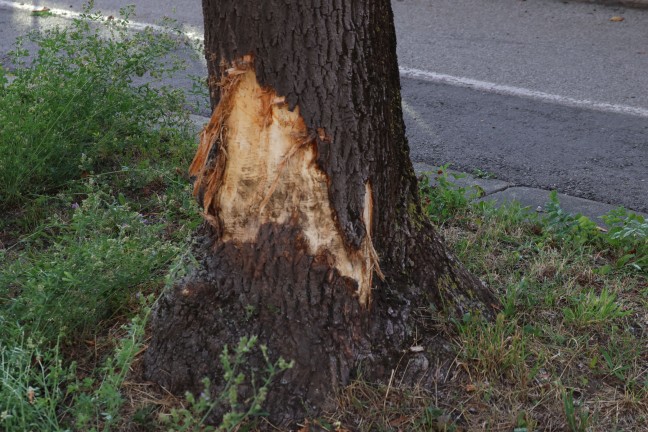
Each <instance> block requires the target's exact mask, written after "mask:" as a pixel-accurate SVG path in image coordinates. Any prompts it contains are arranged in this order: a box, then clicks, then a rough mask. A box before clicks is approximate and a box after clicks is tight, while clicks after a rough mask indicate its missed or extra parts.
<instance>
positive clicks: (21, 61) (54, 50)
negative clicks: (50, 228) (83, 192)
mask: <svg viewBox="0 0 648 432" xmlns="http://www.w3.org/2000/svg"><path fill="white" fill-rule="evenodd" d="M91 8H92V3H90V4H89V5H88V6H87V7H86V8H85V12H84V14H83V15H82V16H81V17H80V18H78V19H75V20H74V21H73V23H72V25H71V26H70V27H65V28H61V27H56V28H53V29H49V30H41V31H34V32H32V33H30V34H29V35H28V36H27V37H26V38H21V39H19V40H18V41H17V43H16V48H15V49H14V51H12V52H11V53H10V56H9V59H10V68H11V73H12V79H11V81H10V80H8V78H7V76H6V72H4V69H1V68H0V205H2V206H11V205H16V204H20V203H24V202H26V201H27V200H28V198H30V197H33V196H34V195H36V194H40V193H44V192H51V191H55V190H57V189H59V188H60V187H61V186H62V185H64V184H65V183H66V182H68V181H70V180H75V179H79V178H80V177H83V176H86V175H87V174H88V173H90V172H92V171H105V170H106V169H108V170H114V169H115V167H119V166H121V165H122V163H121V162H122V161H123V158H124V157H125V158H133V157H141V155H143V154H147V155H152V156H154V155H155V154H156V153H160V150H161V149H164V147H167V146H169V145H170V144H171V142H172V141H173V140H174V139H176V137H177V135H178V132H177V131H175V130H173V129H171V128H169V127H168V126H169V125H171V124H173V125H175V126H176V127H177V126H179V125H180V124H181V122H182V121H184V123H185V124H186V125H187V126H188V124H189V122H188V120H187V119H186V113H185V112H184V110H183V109H182V107H183V105H184V95H183V93H182V92H181V91H178V90H174V89H171V88H169V87H165V86H163V85H161V84H160V83H161V79H162V78H163V77H165V76H168V75H170V74H172V73H174V72H175V71H177V70H179V69H180V68H181V67H182V63H181V62H179V61H174V60H173V58H172V53H173V52H174V50H176V49H177V48H178V47H179V45H180V44H181V43H182V42H181V39H180V38H178V37H176V36H175V35H177V34H178V33H177V32H176V33H175V35H174V33H173V29H172V27H171V24H170V23H168V24H167V26H168V31H167V32H162V33H154V31H153V30H152V29H150V28H149V29H146V30H144V31H142V32H137V33H133V32H129V31H128V20H129V18H130V16H131V15H132V13H133V9H132V8H127V9H123V10H122V12H121V13H122V15H121V16H120V17H119V18H117V19H113V20H104V19H103V17H102V16H101V15H100V14H99V13H97V12H93V11H92V10H91ZM26 46H35V47H36V51H35V52H33V53H32V52H31V51H30V50H29V49H27V48H25V47H26ZM32 55H33V58H32V57H31V56H32ZM183 119H184V120H183ZM165 141H166V144H167V145H161V144H162V143H164V142H165ZM170 147H172V145H170ZM162 154H164V151H163V152H162Z"/></svg>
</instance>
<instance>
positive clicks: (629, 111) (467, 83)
mask: <svg viewBox="0 0 648 432" xmlns="http://www.w3.org/2000/svg"><path fill="white" fill-rule="evenodd" d="M44 6H45V5H39V6H34V5H28V4H20V3H16V2H13V1H8V0H0V8H5V9H17V10H22V11H27V12H33V11H35V10H39V9H42V8H43V7H44ZM49 10H50V12H51V13H52V14H54V15H57V16H60V17H63V18H72V19H74V18H81V16H82V14H81V13H79V12H74V11H69V10H65V9H57V8H50V9H49ZM104 19H107V18H104ZM128 26H129V27H130V28H131V29H133V30H144V29H146V28H147V27H150V28H152V29H153V30H155V31H161V32H163V31H166V29H165V28H164V27H161V26H159V25H156V24H149V23H144V22H138V21H130V22H129V23H128ZM183 34H184V35H185V36H186V37H187V38H189V39H191V40H194V41H198V42H201V43H202V42H203V37H202V36H201V35H200V34H198V33H196V32H192V31H183ZM398 69H399V71H400V74H401V76H403V77H406V78H413V79H419V80H422V81H428V82H434V83H442V84H447V85H453V86H458V87H467V88H471V89H475V90H479V91H483V92H488V93H496V94H502V95H508V96H516V97H523V98H527V99H534V100H538V101H542V102H548V103H553V104H557V105H564V106H571V107H576V108H585V109H591V110H596V111H603V112H612V113H617V114H626V115H632V116H638V117H646V118H648V109H644V108H638V107H631V106H627V105H616V104H610V103H606V102H597V101H591V100H587V99H582V100H581V99H574V98H570V97H565V96H560V95H555V94H550V93H545V92H541V91H537V90H531V89H527V88H522V87H513V86H508V85H504V84H496V83H491V82H487V81H479V80H475V79H472V78H467V77H457V76H453V75H446V74H441V73H436V72H431V71H426V70H421V69H414V68H408V67H404V66H401V67H399V68H398ZM404 109H405V110H407V108H405V106H404ZM413 117H414V116H413ZM414 119H415V120H417V119H416V118H414ZM417 123H418V121H417ZM428 129H429V128H428ZM426 132H429V131H428V130H426Z"/></svg>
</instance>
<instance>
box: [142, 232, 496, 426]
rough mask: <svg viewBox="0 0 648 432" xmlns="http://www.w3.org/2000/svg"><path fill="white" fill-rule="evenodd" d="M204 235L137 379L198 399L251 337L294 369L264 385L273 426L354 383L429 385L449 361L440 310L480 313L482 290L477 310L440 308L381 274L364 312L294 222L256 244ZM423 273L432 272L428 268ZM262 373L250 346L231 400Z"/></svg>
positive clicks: (167, 298)
mask: <svg viewBox="0 0 648 432" xmlns="http://www.w3.org/2000/svg"><path fill="white" fill-rule="evenodd" d="M213 238H214V235H213V230H212V229H211V228H210V227H208V226H205V228H204V232H203V235H202V236H199V237H198V241H197V246H196V248H195V251H194V253H195V255H196V258H197V259H198V262H200V263H201V268H199V269H196V271H195V272H194V273H193V274H192V275H191V276H189V277H187V278H185V279H184V280H182V281H179V282H178V283H177V284H176V286H175V287H174V288H173V289H172V290H170V291H169V292H168V293H166V294H165V295H164V296H163V297H162V298H161V299H160V301H159V303H158V305H157V307H156V310H155V313H154V316H153V321H152V330H153V331H152V340H151V342H150V345H149V348H148V350H147V352H146V354H145V377H146V379H149V380H152V381H155V382H157V383H158V384H160V385H161V386H162V387H164V388H165V389H167V390H168V391H170V392H172V393H175V394H182V393H183V392H185V391H190V392H193V393H195V394H198V393H200V392H201V391H202V390H203V384H202V380H203V379H204V378H205V377H208V378H209V379H210V380H211V382H212V383H214V384H213V386H212V391H213V392H214V395H215V394H217V393H218V392H220V391H222V389H223V385H224V383H223V382H222V381H223V380H222V378H221V377H222V376H223V368H222V365H221V362H220V361H219V358H220V355H221V353H222V351H223V348H224V346H225V345H227V346H228V347H230V352H231V351H232V348H233V347H236V346H237V345H238V343H239V340H240V338H242V337H249V336H254V335H256V336H258V343H259V344H262V345H265V346H267V347H268V354H269V357H270V359H271V360H272V361H276V360H277V359H278V358H279V357H282V358H284V359H286V360H289V361H290V360H292V361H294V367H293V368H292V369H289V370H287V371H285V372H282V373H281V374H280V375H279V376H277V377H276V378H275V379H274V381H273V383H272V384H271V386H270V390H269V393H268V397H267V400H266V402H265V404H264V406H263V408H264V410H266V411H267V412H268V413H269V421H270V422H271V423H273V424H275V425H278V426H282V427H289V426H291V425H294V424H295V422H298V421H301V420H302V419H304V418H305V417H312V416H316V415H317V414H318V413H320V412H321V411H322V410H327V409H331V408H332V407H333V404H334V400H333V397H334V396H335V393H336V392H337V391H338V390H340V389H341V388H342V387H343V386H346V385H347V384H349V383H350V381H351V380H353V379H354V378H357V377H360V376H361V377H362V379H364V380H367V381H370V382H383V383H387V382H388V381H389V380H390V379H397V380H398V381H397V382H399V383H401V384H403V385H409V384H411V385H422V386H424V387H428V388H431V387H432V385H433V383H434V380H435V378H436V377H437V376H438V374H439V369H441V370H443V369H444V365H446V364H447V363H448V361H451V360H452V358H453V355H452V345H451V343H449V341H448V338H447V336H446V334H447V333H446V332H445V331H444V329H446V328H448V325H447V322H448V321H447V320H448V315H446V314H447V313H451V314H456V312H457V311H459V312H461V311H463V310H465V311H466V312H467V311H468V310H471V309H472V310H476V309H480V308H479V307H477V308H475V307H473V306H475V305H482V306H481V312H478V313H484V314H486V315H489V314H490V310H491V306H490V305H489V304H488V303H484V301H483V300H485V299H486V298H488V297H490V293H489V291H487V290H483V292H484V293H486V295H485V297H484V298H482V299H476V300H478V302H477V301H476V302H474V303H473V302H468V303H466V304H464V305H463V306H461V307H456V306H457V305H456V304H455V305H454V307H453V308H451V309H449V310H448V311H440V310H438V309H437V308H436V306H434V305H436V304H443V303H442V302H441V303H440V302H439V297H438V293H436V290H433V289H429V288H425V287H420V286H416V285H413V284H411V275H409V276H407V275H406V274H405V273H406V272H402V274H403V276H402V277H399V276H395V277H394V276H393V275H391V276H392V277H390V275H387V279H386V280H388V281H391V284H388V283H385V282H381V283H379V284H378V286H376V287H375V288H374V290H373V301H372V303H371V305H370V306H369V307H365V306H362V305H361V304H360V303H359V301H358V298H357V295H356V285H355V284H354V282H353V281H352V280H350V279H349V278H347V277H344V276H342V275H340V274H339V272H337V271H336V270H335V269H334V268H332V267H331V265H330V263H329V262H327V260H326V257H322V256H320V257H313V256H309V255H308V253H307V250H306V248H305V242H304V239H303V238H301V234H300V230H299V229H297V228H295V227H294V225H293V226H291V225H274V224H267V225H264V226H263V227H261V229H260V231H259V235H258V237H257V239H256V241H255V242H254V243H247V244H234V243H219V242H215V241H214V240H213ZM268 250H270V251H272V256H268V254H267V251H268ZM242 263H244V266H243V267H242V266H241V264H242ZM413 264H415V263H413ZM427 273H428V274H434V273H435V270H434V269H433V268H432V267H428V268H427ZM427 282H430V281H427ZM436 282H438V281H436ZM470 282H474V280H473V279H470ZM454 286H455V287H456V288H460V287H461V285H456V284H455V285H454ZM459 297H464V296H463V295H461V296H459ZM454 298H455V299H456V298H457V296H455V297H454ZM449 299H451V298H450V297H446V300H449ZM484 305H485V306H484ZM266 366H267V362H266V359H265V358H264V357H263V355H262V354H261V352H260V350H256V351H253V352H251V353H250V354H249V356H248V357H247V362H246V364H245V365H244V367H243V370H242V372H243V373H244V374H245V375H246V377H247V379H246V381H245V383H244V384H243V385H242V386H240V388H239V390H240V391H239V394H240V399H239V400H241V401H242V400H245V399H246V398H248V397H250V396H251V395H252V394H253V392H254V388H255V386H256V387H257V388H258V386H259V385H260V379H261V377H262V376H263V375H264V371H265V369H266ZM252 377H254V378H252ZM255 380H256V382H255ZM223 414H224V413H223V412H222V411H221V412H218V410H216V411H215V412H214V415H213V417H212V418H211V419H210V420H211V421H212V422H218V421H219V419H220V416H222V415H223Z"/></svg>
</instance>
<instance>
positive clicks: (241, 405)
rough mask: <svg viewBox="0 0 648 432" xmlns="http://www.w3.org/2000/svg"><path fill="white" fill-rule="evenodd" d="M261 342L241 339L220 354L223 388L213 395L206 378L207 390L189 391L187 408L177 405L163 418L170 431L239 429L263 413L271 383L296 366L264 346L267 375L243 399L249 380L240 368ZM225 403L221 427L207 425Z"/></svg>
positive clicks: (205, 385) (254, 339)
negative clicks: (242, 389) (270, 353)
mask: <svg viewBox="0 0 648 432" xmlns="http://www.w3.org/2000/svg"><path fill="white" fill-rule="evenodd" d="M256 343H257V338H256V336H252V337H249V338H247V337H244V338H241V340H240V341H239V344H238V346H237V347H236V349H235V350H234V352H233V353H231V354H230V352H229V348H228V347H227V345H226V346H225V347H224V349H223V352H222V354H221V356H220V362H221V365H222V366H223V380H224V381H225V385H224V387H223V390H222V391H220V392H219V393H218V394H217V397H215V398H212V393H213V392H212V391H211V389H210V388H211V382H210V380H209V379H208V378H205V379H204V380H203V385H204V388H203V391H202V393H201V394H200V395H199V396H198V397H196V396H194V395H193V394H191V393H187V394H186V395H185V398H186V400H187V402H188V407H187V408H184V407H183V408H174V409H172V410H171V412H170V413H169V414H167V415H164V416H163V417H162V421H163V423H165V424H166V425H167V427H168V430H169V431H193V430H202V431H216V430H218V431H232V430H238V429H239V428H240V426H241V424H243V423H247V422H253V421H254V419H255V417H258V416H260V415H263V411H262V405H263V402H264V401H265V399H266V395H267V393H268V386H269V385H270V382H271V381H272V380H273V379H274V378H275V376H277V374H279V373H281V372H283V371H285V370H288V369H290V368H292V366H293V363H292V362H287V361H285V360H284V359H282V358H279V360H277V361H276V362H272V361H271V360H270V358H269V356H268V350H267V348H266V347H265V346H263V345H262V346H261V347H260V349H261V352H262V354H263V358H264V359H265V362H266V370H265V372H264V376H263V377H261V381H262V382H261V386H260V387H258V388H255V391H254V394H253V395H252V397H251V398H250V399H248V400H245V401H239V387H240V386H241V385H243V383H244V382H245V380H246V377H245V375H244V374H243V373H242V372H240V368H241V366H242V365H243V363H244V362H245V361H246V357H247V355H248V354H249V353H250V352H251V350H252V349H254V347H255V345H256ZM223 405H225V406H226V407H227V408H226V410H225V411H226V414H225V415H224V416H223V418H222V421H221V423H220V425H219V426H218V427H214V426H209V425H206V424H205V422H206V421H207V419H208V418H209V416H210V414H211V413H212V412H213V410H214V409H215V408H216V407H219V406H223Z"/></svg>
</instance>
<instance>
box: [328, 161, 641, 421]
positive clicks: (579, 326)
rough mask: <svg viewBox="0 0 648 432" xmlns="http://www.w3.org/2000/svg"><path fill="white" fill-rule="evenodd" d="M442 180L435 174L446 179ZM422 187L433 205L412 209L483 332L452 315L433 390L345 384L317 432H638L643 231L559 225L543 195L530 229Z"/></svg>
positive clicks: (620, 224) (632, 222)
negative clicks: (477, 301) (429, 225)
mask: <svg viewBox="0 0 648 432" xmlns="http://www.w3.org/2000/svg"><path fill="white" fill-rule="evenodd" d="M444 171H445V170H444V168H443V167H442V168H441V169H439V172H438V173H437V174H436V175H438V176H441V177H443V176H446V178H445V180H448V179H447V175H446V174H445V172H444ZM428 178H429V176H428ZM426 180H427V178H426ZM435 184H436V186H434V187H428V186H426V185H425V184H424V185H422V188H421V193H422V194H423V202H424V203H434V205H433V206H427V207H426V209H427V210H428V211H431V212H436V215H432V216H433V217H432V219H433V220H435V221H437V223H439V229H440V231H441V232H442V234H443V235H444V236H445V238H446V241H447V242H448V243H449V244H450V245H451V247H452V248H453V250H454V251H455V252H456V253H457V255H458V257H459V258H460V259H461V260H462V262H464V263H465V264H466V265H467V266H468V268H469V269H470V270H471V271H472V272H473V273H474V274H476V275H478V276H479V277H480V278H481V279H482V280H484V281H486V282H487V283H488V285H490V286H491V287H492V288H494V289H495V290H496V291H497V292H498V293H499V296H500V299H501V301H502V309H501V310H500V311H499V314H498V315H497V318H496V319H495V321H494V322H487V321H484V320H482V319H480V318H479V317H473V316H470V315H466V316H465V317H464V318H463V319H462V320H459V321H458V322H455V323H454V324H453V325H452V326H451V327H450V328H448V330H447V333H448V336H449V337H450V338H452V339H453V340H454V341H455V347H456V353H457V357H456V359H455V361H454V362H453V364H452V365H451V367H450V369H449V370H447V371H445V372H443V371H441V370H435V369H431V371H430V373H437V374H439V377H440V378H439V379H438V380H437V385H436V386H435V388H434V389H405V388H398V386H396V388H394V387H388V386H378V385H374V384H370V383H362V382H356V383H354V384H353V385H352V386H350V387H349V388H347V389H346V390H345V391H344V392H343V393H342V394H340V395H339V408H338V410H337V411H336V412H332V413H330V414H329V415H328V416H325V417H323V418H324V420H323V421H324V422H325V423H326V424H328V425H331V427H329V428H328V430H336V429H335V427H334V424H335V421H337V422H341V424H343V425H346V426H347V427H348V428H351V429H353V430H356V429H357V430H364V431H370V430H371V431H373V430H380V431H398V430H488V431H497V430H501V431H514V430H515V431H520V432H521V431H532V430H570V431H584V430H588V431H612V430H624V431H626V430H627V431H640V430H646V429H647V428H648V333H647V332H646V323H647V322H648V321H647V317H648V315H646V306H647V305H648V277H647V276H648V271H647V270H648V269H647V268H646V267H645V266H644V265H643V264H642V263H644V262H645V259H646V257H647V256H648V249H647V247H648V236H646V235H645V232H644V231H643V229H644V227H645V224H646V222H645V220H644V219H643V218H641V217H640V216H637V215H633V214H630V213H628V212H627V211H625V210H623V209H618V210H615V211H613V212H611V213H610V214H609V215H608V216H607V217H606V221H607V222H608V229H607V230H601V229H600V228H598V227H597V226H596V225H595V224H594V223H593V222H592V221H590V220H589V219H587V218H584V217H582V216H581V215H570V214H567V213H566V212H564V211H563V210H562V209H561V208H560V204H559V202H558V201H557V199H556V196H555V194H554V195H552V198H551V202H550V203H549V204H548V206H547V208H548V214H547V216H546V217H539V216H538V215H537V214H536V213H535V212H533V211H531V210H530V209H525V208H522V207H520V206H519V205H516V204H512V205H509V206H506V207H500V208H497V207H494V206H493V205H492V204H490V203H478V204H471V203H470V202H469V201H467V200H466V201H463V199H464V197H465V196H466V192H467V191H466V190H465V189H464V188H459V187H457V186H454V185H450V184H447V182H446V183H444V182H443V181H442V182H439V181H437V182H436V183H435ZM457 203H459V204H461V203H463V204H461V205H457ZM621 233H624V234H621ZM622 238H625V239H627V240H626V241H625V242H624V241H620V240H621V239H622ZM628 256H630V258H628ZM394 398H395V399H396V402H394V403H391V401H392V400H393V399H394ZM435 419H437V420H435ZM438 419H441V420H442V421H441V422H439V421H438ZM423 424H424V425H425V426H422V425H423Z"/></svg>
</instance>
